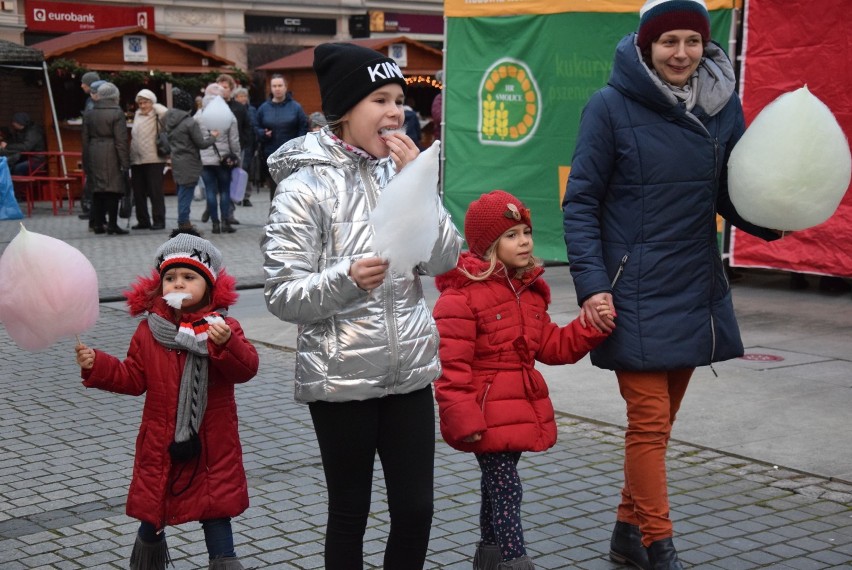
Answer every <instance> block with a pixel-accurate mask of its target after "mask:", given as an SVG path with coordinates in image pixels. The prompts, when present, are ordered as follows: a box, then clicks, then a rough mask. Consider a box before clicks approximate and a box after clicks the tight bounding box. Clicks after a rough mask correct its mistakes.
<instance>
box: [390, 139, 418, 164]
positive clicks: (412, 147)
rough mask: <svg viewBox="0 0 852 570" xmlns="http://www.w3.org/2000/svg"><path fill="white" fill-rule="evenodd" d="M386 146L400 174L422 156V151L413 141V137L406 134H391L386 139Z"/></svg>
mask: <svg viewBox="0 0 852 570" xmlns="http://www.w3.org/2000/svg"><path fill="white" fill-rule="evenodd" d="M385 144H386V145H388V148H389V149H390V157H391V159H392V160H393V161H394V163H395V164H396V170H397V172H399V171H400V170H402V167H403V166H405V165H406V164H408V163H409V162H411V161H412V160H414V159H415V158H417V155H419V154H420V149H419V148H417V145H416V144H414V141H413V140H411V137H409V136H408V135H406V134H404V133H391V134H389V135H387V136H386V137H385Z"/></svg>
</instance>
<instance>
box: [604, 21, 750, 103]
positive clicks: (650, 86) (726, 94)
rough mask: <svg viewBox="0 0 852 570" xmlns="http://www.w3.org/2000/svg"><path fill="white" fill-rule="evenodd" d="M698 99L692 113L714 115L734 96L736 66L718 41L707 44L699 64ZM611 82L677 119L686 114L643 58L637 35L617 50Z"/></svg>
mask: <svg viewBox="0 0 852 570" xmlns="http://www.w3.org/2000/svg"><path fill="white" fill-rule="evenodd" d="M698 77H699V84H700V86H701V88H700V90H699V91H698V99H697V102H696V107H698V108H700V111H699V110H694V111H693V114H695V115H699V114H700V113H702V112H703V113H706V114H707V115H710V116H713V115H715V114H716V113H718V112H719V111H720V110H721V109H722V108H723V107H724V106H725V105H727V104H728V101H729V100H730V98H731V95H732V94H733V92H734V89H735V87H736V83H735V79H734V68H733V66H732V65H731V62H730V60H729V59H728V56H727V55H726V54H725V52H724V51H723V50H722V48H721V47H720V46H719V44H717V43H715V42H712V41H711V42H708V43H707V45H705V46H704V57H703V58H702V59H701V63H700V64H699V65H698ZM609 85H611V86H612V87H614V88H615V89H617V90H618V91H619V92H621V93H622V94H624V95H625V96H627V97H630V98H631V99H634V100H636V101H638V102H639V103H641V104H643V105H645V106H646V107H648V108H650V109H653V110H654V111H656V112H658V113H661V114H662V115H664V116H667V117H670V118H672V119H675V118H677V117H679V116H680V115H683V114H685V113H686V112H687V111H686V108H685V106H684V105H681V104H679V102H678V100H677V98H676V97H675V96H674V94H673V93H672V92H671V90H670V89H669V88H668V87H666V86H665V85H664V84H663V81H662V80H661V79H660V78H659V77H657V75H656V74H655V73H654V72H653V71H651V69H650V68H649V67H648V66H647V65H646V64H645V62H644V60H643V59H642V53H641V52H640V50H639V46H637V45H636V34H635V33H631V34H628V35H626V36H625V37H624V38H622V40H621V41H620V42H619V43H618V47H617V48H616V50H615V61H614V63H613V67H612V74H611V75H610V78H609Z"/></svg>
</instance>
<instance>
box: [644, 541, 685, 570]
mask: <svg viewBox="0 0 852 570" xmlns="http://www.w3.org/2000/svg"><path fill="white" fill-rule="evenodd" d="M648 561H649V562H650V563H651V568H652V569H653V570H683V566H681V564H680V560H678V558H677V550H675V546H674V542H673V541H672V539H671V538H664V539H662V540H657V541H654V542H652V543H651V546H649V547H648Z"/></svg>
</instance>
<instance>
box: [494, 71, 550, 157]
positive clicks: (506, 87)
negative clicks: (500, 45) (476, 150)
mask: <svg viewBox="0 0 852 570" xmlns="http://www.w3.org/2000/svg"><path fill="white" fill-rule="evenodd" d="M540 117H541V93H540V92H539V89H538V84H537V83H536V81H535V77H534V76H533V74H532V72H531V71H530V69H529V67H527V65H526V64H525V63H523V62H521V61H518V60H515V59H510V58H504V59H501V60H498V61H496V62H495V63H494V64H492V66H491V67H490V68H489V69H488V70H487V71H486V72H485V75H483V76H482V84H481V86H480V88H479V141H480V142H481V143H483V144H496V145H507V146H516V145H521V144H524V143H525V142H527V140H529V139H530V137H532V135H533V133H535V130H536V128H537V127H538V121H539V118H540Z"/></svg>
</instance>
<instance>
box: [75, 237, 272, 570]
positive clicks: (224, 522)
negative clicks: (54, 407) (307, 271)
mask: <svg viewBox="0 0 852 570" xmlns="http://www.w3.org/2000/svg"><path fill="white" fill-rule="evenodd" d="M235 283H236V282H235V280H234V278H233V277H231V276H230V275H228V274H227V273H226V272H225V270H224V269H222V254H221V253H220V252H219V250H218V249H216V247H215V246H214V245H213V244H212V243H210V242H209V241H207V240H205V239H202V238H201V237H199V236H198V235H197V234H196V233H195V232H193V231H191V230H187V231H185V233H180V230H176V231H175V233H173V234H172V237H171V239H169V240H168V241H167V242H166V243H164V244H163V245H161V246H160V248H159V249H158V250H157V254H156V269H155V270H154V271H153V273H152V274H151V276H150V277H139V279H138V280H137V281H136V282H135V283H134V284H133V286H132V290H131V291H128V292H127V293H125V296H126V297H127V304H128V306H129V307H130V313H131V314H132V315H134V316H136V315H140V314H142V313H146V318H145V319H144V320H142V322H140V323H139V327H138V328H137V329H136V333H135V334H134V335H133V339H132V340H131V341H130V348H129V349H128V350H127V358H126V359H125V360H124V361H121V360H119V359H118V358H116V357H114V356H112V355H109V354H107V353H105V352H101V351H99V350H94V349H91V348H89V347H87V346H85V345H83V344H78V345H77V347H76V351H77V363H78V364H79V365H80V368H81V369H82V377H83V385H85V386H86V387H89V388H100V389H101V390H107V391H110V392H117V393H119V394H130V395H134V396H138V395H141V394H146V396H145V405H144V409H143V411H142V424H141V426H140V428H139V437H138V438H137V440H136V456H135V458H134V464H133V479H132V481H131V483H130V491H129V492H128V497H127V514H128V516H131V517H133V518H136V519H139V520H140V521H141V525H140V527H139V532H138V534H137V536H136V542H135V544H134V546H133V552H132V553H131V555H130V568H131V570H162V569H164V568H165V567H166V565H167V564H168V563H169V562H170V560H169V555H168V551H167V549H166V540H165V533H164V532H163V529H164V528H165V526H166V525H176V524H180V523H184V522H188V521H201V525H202V527H203V529H204V539H205V542H206V544H207V551H208V554H209V558H210V569H211V570H212V569H216V570H241V569H242V568H243V566H242V565H241V564H240V562H239V560H238V559H237V555H236V553H235V551H234V539H233V534H232V531H231V517H234V516H237V515H239V514H240V513H242V512H243V511H245V510H246V509H247V508H248V484H247V482H246V474H245V470H244V468H243V461H242V448H241V447H240V436H239V432H238V425H237V423H238V422H237V405H236V402H235V401H234V384H239V383H242V382H246V381H248V380H250V379H251V378H253V377H254V376H255V374H257V367H258V356H257V351H256V350H255V348H254V346H252V344H251V343H250V342H249V341H248V340H247V339H246V338H245V336H244V335H243V331H242V329H241V328H240V325H239V323H238V322H237V321H236V320H235V319H233V318H231V317H229V316H227V310H226V309H227V308H228V307H229V306H230V305H232V304H233V303H234V302H235V301H236V300H237V293H236V290H235Z"/></svg>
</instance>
